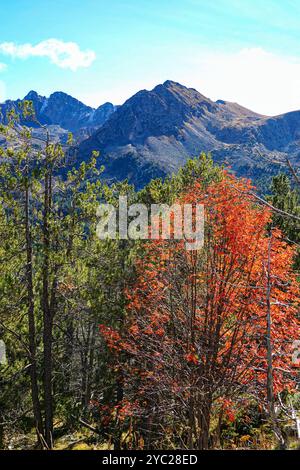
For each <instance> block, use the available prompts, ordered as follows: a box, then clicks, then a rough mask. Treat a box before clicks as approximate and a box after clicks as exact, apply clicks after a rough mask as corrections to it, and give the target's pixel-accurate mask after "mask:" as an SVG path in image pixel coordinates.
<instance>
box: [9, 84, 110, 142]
mask: <svg viewBox="0 0 300 470" xmlns="http://www.w3.org/2000/svg"><path fill="white" fill-rule="evenodd" d="M24 100H30V101H32V102H33V106H34V109H35V112H36V116H37V118H38V120H39V121H40V122H41V124H47V125H49V126H52V127H51V128H52V130H55V131H56V133H57V134H59V135H64V134H66V131H71V132H73V133H74V134H75V136H76V137H79V140H82V139H83V138H86V137H88V136H89V135H91V134H92V132H93V131H95V130H96V129H97V128H99V127H100V126H102V124H104V122H105V121H106V120H107V119H108V118H109V116H110V115H111V114H112V113H113V112H114V111H115V109H116V106H114V105H113V104H112V103H104V104H103V105H101V106H99V108H97V109H95V108H91V107H90V106H86V105H85V104H83V103H82V102H81V101H79V100H77V99H75V98H73V97H72V96H70V95H67V94H66V93H63V92H60V91H57V92H55V93H52V95H50V96H49V98H46V97H45V96H40V95H38V93H37V92H36V91H30V92H29V93H28V94H27V95H26V96H25V97H24ZM21 101H22V100H16V101H12V100H7V101H6V102H5V103H3V104H2V105H0V108H1V112H2V116H3V117H2V120H5V116H6V114H7V112H8V111H9V110H10V109H12V108H14V109H15V110H16V111H18V110H19V108H18V105H19V103H20V102H21ZM23 123H24V124H29V125H30V124H31V125H32V123H30V122H26V121H25V122H24V121H23Z"/></svg>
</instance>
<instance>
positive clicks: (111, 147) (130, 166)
mask: <svg viewBox="0 0 300 470" xmlns="http://www.w3.org/2000/svg"><path fill="white" fill-rule="evenodd" d="M92 150H99V151H100V154H101V155H102V163H103V164H104V165H105V172H104V177H105V178H107V179H108V180H120V179H123V178H128V179H129V181H130V182H131V183H134V184H135V185H136V186H137V187H142V186H143V185H144V184H145V183H147V182H148V181H149V180H150V179H151V178H153V177H159V176H165V175H166V174H170V173H172V172H173V171H176V170H177V169H178V168H179V167H180V166H181V165H182V164H183V163H184V162H185V161H186V160H187V158H189V157H191V156H196V155H198V154H199V153H200V152H202V151H204V152H211V153H212V156H213V158H214V160H215V161H217V162H219V163H225V165H228V166H230V167H231V169H232V170H233V171H235V172H236V173H237V174H238V175H239V176H246V177H249V178H252V179H253V180H255V181H260V180H261V179H264V178H268V177H270V176H271V175H273V174H275V173H277V172H278V171H280V170H281V169H283V168H285V161H286V157H289V158H290V159H291V160H292V161H293V162H297V161H298V162H299V160H300V111H295V112H291V113H287V114H283V115H280V116H275V117H268V116H263V115H260V114H257V113H255V112H253V111H250V110H248V109H246V108H244V107H242V106H240V105H238V104H236V103H231V102H227V101H224V100H218V101H216V102H214V101H212V100H210V99H209V98H207V97H205V96H203V95H202V94H201V93H199V92H198V91H196V90H195V89H193V88H186V87H185V86H183V85H180V84H179V83H176V82H173V81H170V80H168V81H166V82H165V83H163V84H161V85H158V86H156V87H155V88H154V89H153V90H151V91H147V90H142V91H139V92H138V93H137V94H135V95H134V96H132V97H131V98H130V99H128V100H127V101H126V102H125V103H124V104H123V105H122V106H120V107H118V109H117V110H116V111H115V112H114V113H113V114H111V115H110V117H109V119H108V120H107V121H106V122H105V123H104V124H103V125H102V126H101V127H100V128H99V129H98V130H97V131H96V132H94V133H93V135H92V136H91V137H89V138H88V139H86V140H84V141H83V142H81V144H80V145H79V148H78V151H79V158H80V160H85V159H86V158H88V156H89V155H90V153H91V151H92Z"/></svg>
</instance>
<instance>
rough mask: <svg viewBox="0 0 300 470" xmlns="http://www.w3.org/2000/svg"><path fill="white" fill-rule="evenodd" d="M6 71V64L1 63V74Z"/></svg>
mask: <svg viewBox="0 0 300 470" xmlns="http://www.w3.org/2000/svg"><path fill="white" fill-rule="evenodd" d="M5 69H6V64H2V62H0V72H2V70H5Z"/></svg>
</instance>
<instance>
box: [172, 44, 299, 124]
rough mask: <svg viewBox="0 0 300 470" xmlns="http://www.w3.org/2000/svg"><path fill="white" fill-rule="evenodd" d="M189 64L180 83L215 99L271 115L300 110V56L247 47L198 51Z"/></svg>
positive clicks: (181, 76)
mask: <svg viewBox="0 0 300 470" xmlns="http://www.w3.org/2000/svg"><path fill="white" fill-rule="evenodd" d="M186 62H187V63H186V68H185V70H183V71H182V73H180V80H182V81H183V83H184V82H185V83H186V84H187V85H188V86H192V87H194V88H196V89H198V91H200V92H201V93H203V94H204V95H206V96H208V97H209V98H211V99H214V100H216V99H219V98H220V99H224V100H228V101H234V102H237V103H239V104H241V105H243V106H245V107H248V108H250V109H252V110H253V111H256V112H260V113H262V114H267V115H276V114H281V113H285V112H287V111H291V110H296V109H300V57H289V56H286V55H284V56H283V55H278V54H274V53H271V52H268V51H266V50H264V49H262V48H247V49H241V50H240V51H238V52H235V53H221V52H208V51H200V52H199V51H198V52H197V53H196V51H194V54H193V56H192V55H191V56H190V57H189V58H188V59H186ZM180 80H179V81H180Z"/></svg>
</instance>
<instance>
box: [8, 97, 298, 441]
mask: <svg viewBox="0 0 300 470" xmlns="http://www.w3.org/2000/svg"><path fill="white" fill-rule="evenodd" d="M21 107H22V109H21V112H22V114H23V118H24V119H27V120H28V121H31V122H32V126H33V127H29V126H25V125H21V123H20V116H19V114H18V113H16V112H15V111H14V110H12V111H10V112H9V113H8V115H7V121H6V124H3V125H1V126H0V133H1V136H3V139H4V141H5V144H3V145H2V147H1V148H0V201H1V205H0V218H1V223H0V240H1V243H0V339H1V341H2V343H1V344H2V350H1V351H2V352H1V354H2V356H1V357H0V359H1V364H0V448H1V449H8V450H9V449H10V450H12V449H47V450H50V449H67V450H72V449H98V450H105V449H115V450H128V449H133V450H138V449H189V450H192V449H196V450H202V449H296V448H299V439H300V421H299V418H300V414H299V412H300V392H299V365H300V362H299V357H298V356H299V350H297V347H298V349H300V347H299V340H300V337H299V331H300V329H299V322H300V315H299V306H300V284H299V282H300V279H299V267H300V250H299V247H300V245H299V244H300V232H299V228H300V179H299V177H298V174H297V172H296V170H295V169H294V168H293V167H291V166H290V167H289V166H288V164H287V169H286V172H284V173H281V174H278V175H276V176H274V177H273V180H272V182H271V186H270V189H269V190H267V189H266V194H261V193H258V192H257V191H256V189H255V187H254V186H253V185H252V183H251V182H250V181H248V180H246V179H241V178H237V177H235V176H234V174H233V173H232V172H231V171H230V169H228V168H227V169H225V168H224V167H221V166H218V165H216V164H214V162H213V160H212V158H211V156H210V155H209V154H204V153H202V154H201V155H200V156H197V157H195V158H191V159H189V160H188V161H187V162H186V164H185V165H184V166H183V167H182V168H181V169H180V170H179V171H178V172H177V173H176V174H173V175H171V176H169V177H166V178H165V179H153V180H152V181H151V182H150V183H148V184H147V185H146V186H145V187H144V188H143V189H141V190H139V191H135V189H134V187H133V186H131V185H130V184H129V183H128V182H127V181H126V180H125V181H122V182H107V181H105V180H104V179H102V178H101V173H102V172H103V167H102V166H101V154H100V155H99V154H98V153H97V152H92V153H91V155H90V159H89V160H88V161H85V162H81V163H80V164H79V163H77V161H76V151H75V152H74V146H73V141H72V135H69V138H68V140H67V141H66V142H65V143H63V144H62V143H60V142H57V141H56V140H53V139H52V137H51V134H50V132H49V129H48V128H47V126H42V125H41V124H40V123H39V122H38V120H37V118H36V116H35V112H34V109H33V105H32V102H31V101H28V100H25V101H23V102H22V105H21ZM36 127H39V128H40V132H39V134H38V137H37V135H36V134H35V135H33V132H32V129H34V128H36ZM122 195H123V196H124V195H126V196H127V198H128V201H129V202H130V203H131V204H133V203H143V204H146V205H147V207H150V206H151V204H159V203H165V204H173V203H174V202H176V203H177V204H179V205H184V204H187V203H189V204H196V203H200V204H203V205H204V210H205V238H204V246H203V247H202V248H201V249H197V250H190V251H188V250H186V249H185V244H184V240H177V239H175V238H173V239H171V240H164V239H161V238H158V239H155V240H146V241H145V240H131V239H127V240H123V239H105V240H101V239H99V237H97V233H96V227H97V223H98V217H97V207H98V206H99V204H100V203H103V202H105V203H108V204H111V205H113V206H117V204H118V200H119V196H122Z"/></svg>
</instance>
